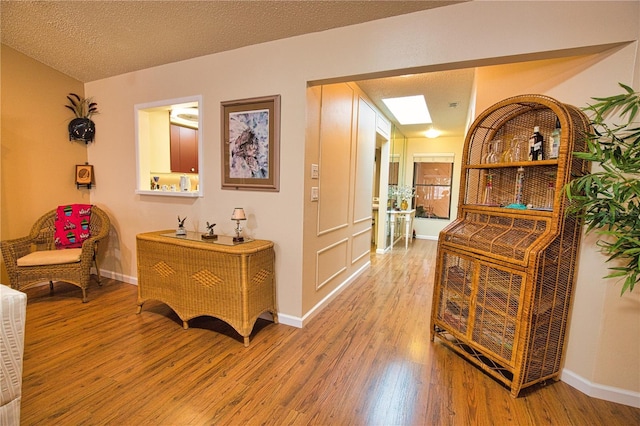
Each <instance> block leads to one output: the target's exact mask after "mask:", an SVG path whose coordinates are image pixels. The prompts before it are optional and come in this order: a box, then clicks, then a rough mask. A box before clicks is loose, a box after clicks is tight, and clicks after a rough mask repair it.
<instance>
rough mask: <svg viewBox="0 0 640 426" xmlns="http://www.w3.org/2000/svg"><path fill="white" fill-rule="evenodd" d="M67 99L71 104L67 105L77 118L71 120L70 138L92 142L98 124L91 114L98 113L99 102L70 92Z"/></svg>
mask: <svg viewBox="0 0 640 426" xmlns="http://www.w3.org/2000/svg"><path fill="white" fill-rule="evenodd" d="M67 99H68V100H69V104H67V105H65V107H66V108H69V109H70V110H71V111H73V113H74V114H75V118H74V119H73V120H71V121H70V122H69V140H70V141H71V140H79V141H83V142H84V143H89V142H92V141H93V139H94V137H95V134H96V125H95V123H94V122H93V121H92V120H91V116H93V115H94V114H97V113H98V104H97V103H95V102H93V101H92V100H91V98H83V97H81V96H79V95H77V94H75V93H69V95H67Z"/></svg>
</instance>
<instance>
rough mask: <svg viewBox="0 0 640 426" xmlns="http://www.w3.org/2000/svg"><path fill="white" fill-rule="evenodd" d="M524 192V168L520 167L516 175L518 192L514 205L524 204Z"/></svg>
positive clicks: (516, 191)
mask: <svg viewBox="0 0 640 426" xmlns="http://www.w3.org/2000/svg"><path fill="white" fill-rule="evenodd" d="M523 191H524V168H523V167H518V172H517V173H516V190H515V197H514V203H515V204H524V203H523V201H522V192H523Z"/></svg>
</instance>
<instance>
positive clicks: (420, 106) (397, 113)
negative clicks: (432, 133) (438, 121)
mask: <svg viewBox="0 0 640 426" xmlns="http://www.w3.org/2000/svg"><path fill="white" fill-rule="evenodd" d="M382 102H384V104H385V105H386V106H387V108H389V111H391V114H393V116H394V117H395V118H396V119H397V120H398V122H399V123H400V124H428V123H431V116H430V115H429V109H428V108H427V102H426V101H425V100H424V96H422V95H416V96H404V97H401V98H387V99H383V100H382Z"/></svg>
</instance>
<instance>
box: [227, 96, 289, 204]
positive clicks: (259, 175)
mask: <svg viewBox="0 0 640 426" xmlns="http://www.w3.org/2000/svg"><path fill="white" fill-rule="evenodd" d="M222 123H223V126H222V132H223V134H222V140H223V144H222V166H223V167H222V169H223V173H222V188H223V189H252V190H263V191H278V190H279V145H280V96H279V95H277V96H269V97H263V98H252V99H245V100H238V101H228V102H223V103H222Z"/></svg>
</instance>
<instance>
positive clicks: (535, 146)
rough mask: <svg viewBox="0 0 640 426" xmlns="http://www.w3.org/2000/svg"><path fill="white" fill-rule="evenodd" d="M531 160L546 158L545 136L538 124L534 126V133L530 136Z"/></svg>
mask: <svg viewBox="0 0 640 426" xmlns="http://www.w3.org/2000/svg"><path fill="white" fill-rule="evenodd" d="M529 160H531V161H538V160H544V137H543V136H542V135H541V134H540V127H538V126H535V127H534V128H533V134H532V135H531V137H530V138H529Z"/></svg>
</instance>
